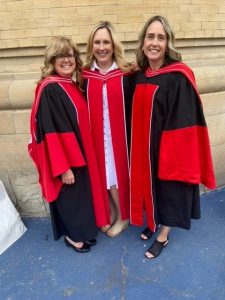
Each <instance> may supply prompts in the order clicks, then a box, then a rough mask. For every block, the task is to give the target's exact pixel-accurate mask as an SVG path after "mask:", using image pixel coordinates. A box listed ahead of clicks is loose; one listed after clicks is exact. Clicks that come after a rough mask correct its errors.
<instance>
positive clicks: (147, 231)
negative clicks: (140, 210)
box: [140, 227, 154, 241]
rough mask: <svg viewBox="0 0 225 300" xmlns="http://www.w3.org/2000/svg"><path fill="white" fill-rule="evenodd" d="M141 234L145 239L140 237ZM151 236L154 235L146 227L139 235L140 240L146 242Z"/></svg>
mask: <svg viewBox="0 0 225 300" xmlns="http://www.w3.org/2000/svg"><path fill="white" fill-rule="evenodd" d="M142 234H143V235H145V237H146V238H143V237H142ZM153 234H154V232H152V231H151V230H150V229H149V228H148V227H146V228H145V229H144V230H143V231H142V233H141V235H140V238H141V239H142V240H143V241H147V240H149V239H150V238H151V237H152V236H153Z"/></svg>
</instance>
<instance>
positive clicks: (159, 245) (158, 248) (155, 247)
mask: <svg viewBox="0 0 225 300" xmlns="http://www.w3.org/2000/svg"><path fill="white" fill-rule="evenodd" d="M168 243H169V237H167V240H166V241H164V242H159V241H158V240H157V239H156V240H154V242H153V243H152V245H151V246H150V248H149V249H148V251H147V252H145V257H146V258H148V259H152V258H156V257H157V256H159V255H160V253H161V252H162V250H163V249H164V248H165V247H166V246H167V245H168ZM147 253H150V254H152V255H153V256H152V257H149V256H148V254H147Z"/></svg>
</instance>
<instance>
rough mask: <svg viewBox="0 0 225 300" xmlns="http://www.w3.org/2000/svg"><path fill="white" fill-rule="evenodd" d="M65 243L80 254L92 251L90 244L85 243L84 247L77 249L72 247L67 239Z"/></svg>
mask: <svg viewBox="0 0 225 300" xmlns="http://www.w3.org/2000/svg"><path fill="white" fill-rule="evenodd" d="M64 243H65V244H66V246H67V247H70V248H73V250H75V251H77V252H79V253H85V252H88V251H90V246H89V245H88V244H86V243H85V242H83V246H82V247H80V248H79V247H76V246H74V245H72V244H71V243H70V242H69V241H68V240H67V238H66V237H64Z"/></svg>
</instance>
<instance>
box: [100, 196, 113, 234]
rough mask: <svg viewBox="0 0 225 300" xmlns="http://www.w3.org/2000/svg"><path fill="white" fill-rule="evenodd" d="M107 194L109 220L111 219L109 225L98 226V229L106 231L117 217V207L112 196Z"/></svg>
mask: <svg viewBox="0 0 225 300" xmlns="http://www.w3.org/2000/svg"><path fill="white" fill-rule="evenodd" d="M108 194H109V207H110V220H111V224H110V225H105V226H102V227H100V231H101V232H104V233H105V232H107V231H108V230H109V228H110V227H111V226H112V225H113V224H114V222H115V221H116V217H117V209H116V206H115V204H114V202H113V199H112V196H111V194H110V192H109V193H108Z"/></svg>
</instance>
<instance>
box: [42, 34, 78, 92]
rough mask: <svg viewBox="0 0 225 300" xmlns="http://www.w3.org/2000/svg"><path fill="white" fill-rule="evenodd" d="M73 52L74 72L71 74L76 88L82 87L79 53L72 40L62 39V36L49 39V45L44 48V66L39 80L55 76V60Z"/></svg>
mask: <svg viewBox="0 0 225 300" xmlns="http://www.w3.org/2000/svg"><path fill="white" fill-rule="evenodd" d="M71 49H72V50H73V52H74V57H75V61H76V70H75V72H74V74H73V76H75V80H76V82H77V85H78V87H79V88H80V89H81V87H82V83H83V81H82V77H81V72H82V65H83V63H82V60H81V58H80V52H79V50H78V49H77V47H76V45H75V43H74V42H73V41H72V39H70V38H67V37H64V36H55V37H53V38H52V39H51V41H50V43H49V44H48V46H47V47H46V50H45V55H44V66H43V67H42V68H41V79H40V81H42V80H43V79H44V78H46V77H48V76H51V75H56V74H57V73H56V71H55V68H54V63H55V58H56V56H57V55H59V54H63V55H67V54H68V53H69V51H70V50H71Z"/></svg>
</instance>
